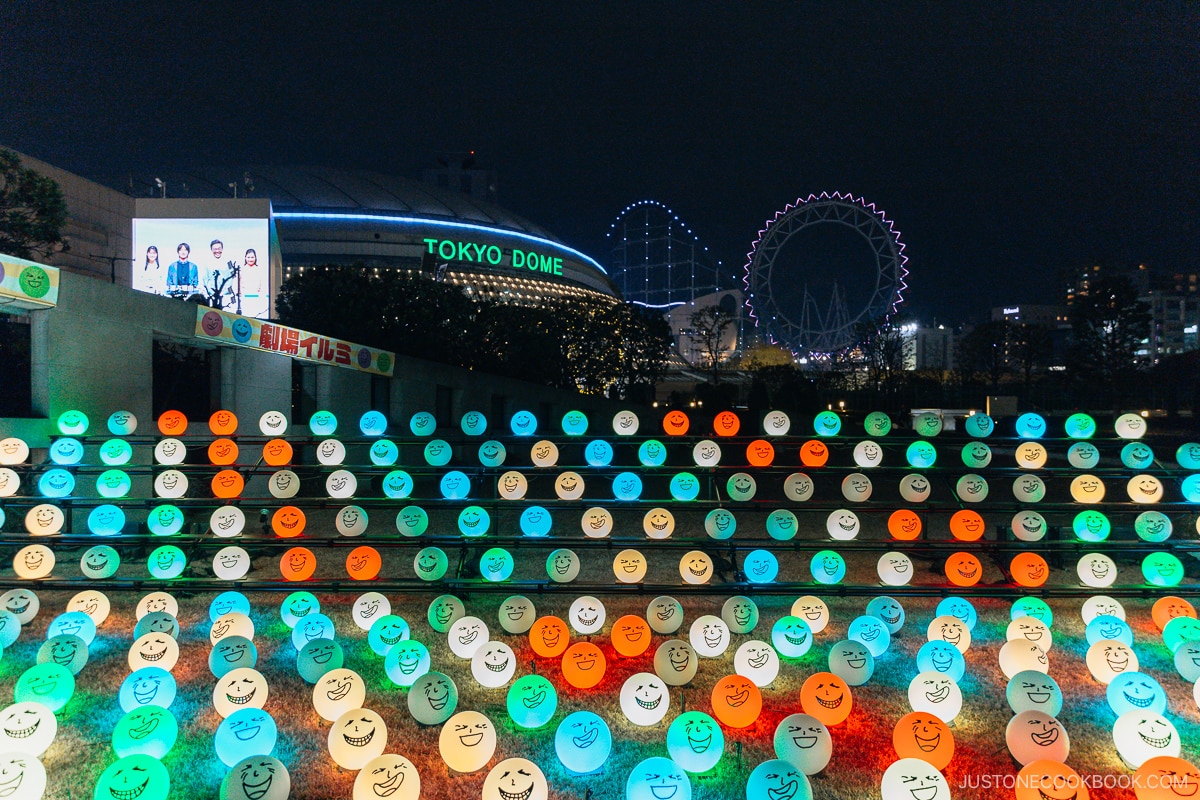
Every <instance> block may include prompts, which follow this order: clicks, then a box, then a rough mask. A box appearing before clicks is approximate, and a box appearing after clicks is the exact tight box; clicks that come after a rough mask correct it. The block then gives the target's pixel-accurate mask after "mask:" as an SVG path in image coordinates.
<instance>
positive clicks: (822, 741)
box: [774, 714, 833, 775]
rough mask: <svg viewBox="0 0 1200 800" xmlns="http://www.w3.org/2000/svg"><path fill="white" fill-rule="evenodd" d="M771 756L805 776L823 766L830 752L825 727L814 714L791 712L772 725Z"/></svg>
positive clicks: (828, 737)
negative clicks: (773, 751)
mask: <svg viewBox="0 0 1200 800" xmlns="http://www.w3.org/2000/svg"><path fill="white" fill-rule="evenodd" d="M774 745H775V757H776V758H779V759H782V760H784V761H786V762H788V763H789V764H791V765H792V766H793V767H795V768H796V769H798V770H800V771H801V772H803V773H804V774H805V775H816V774H817V773H819V772H821V770H823V769H825V767H826V766H827V765H828V764H829V759H830V757H832V755H833V738H832V737H831V736H830V735H829V728H827V727H825V723H823V722H821V720H819V719H817V718H816V717H813V716H810V715H808V714H792V715H790V716H787V717H784V718H783V719H782V720H780V722H779V725H777V726H776V727H775V739H774Z"/></svg>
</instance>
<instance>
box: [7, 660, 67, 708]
mask: <svg viewBox="0 0 1200 800" xmlns="http://www.w3.org/2000/svg"><path fill="white" fill-rule="evenodd" d="M74 694H75V676H74V675H72V674H71V670H69V669H67V668H66V667H64V666H62V665H61V664H55V663H53V662H48V663H45V664H37V665H36V666H32V667H30V668H29V669H27V670H25V671H24V672H22V673H21V677H19V678H17V684H16V686H14V687H13V700H15V701H16V702H18V703H41V704H42V705H44V706H45V707H46V708H48V709H50V710H51V711H55V712H57V711H58V710H59V709H61V708H62V707H63V706H65V705H66V704H67V701H69V700H70V699H71V696H72V695H74Z"/></svg>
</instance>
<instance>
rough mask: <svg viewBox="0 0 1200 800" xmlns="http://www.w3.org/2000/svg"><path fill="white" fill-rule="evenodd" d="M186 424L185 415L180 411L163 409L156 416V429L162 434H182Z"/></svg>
mask: <svg viewBox="0 0 1200 800" xmlns="http://www.w3.org/2000/svg"><path fill="white" fill-rule="evenodd" d="M187 425H188V421H187V417H186V416H184V413H183V412H182V411H164V412H163V413H162V414H161V415H159V418H158V430H159V432H160V433H162V435H163V436H182V435H183V434H184V431H186V430H187Z"/></svg>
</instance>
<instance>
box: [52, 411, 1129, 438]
mask: <svg viewBox="0 0 1200 800" xmlns="http://www.w3.org/2000/svg"><path fill="white" fill-rule="evenodd" d="M90 424H91V423H90V420H89V419H88V417H87V415H86V414H84V413H83V412H82V411H77V410H70V411H65V412H63V413H62V414H61V415H59V418H58V424H57V427H58V430H59V431H60V432H61V433H62V434H63V435H65V436H82V435H84V434H86V433H87V431H88V428H89V427H90ZM690 424H691V422H690V420H689V419H688V416H687V414H686V413H684V412H683V411H680V410H678V409H674V410H671V411H668V412H667V413H666V415H665V416H664V417H663V420H662V426H663V430H664V432H666V433H668V434H670V435H683V434H684V433H686V432H687V430H688V428H689V427H690ZM437 425H438V423H437V419H436V418H435V417H434V416H433V414H430V413H429V412H428V411H420V412H417V413H416V414H414V415H413V416H412V417H411V419H410V420H409V429H410V430H411V431H412V433H413V435H414V436H418V437H428V436H432V435H433V434H434V433H435V432H436V431H437ZM791 425H792V421H791V418H790V417H789V416H788V415H787V413H786V412H783V411H769V412H767V414H766V415H764V417H763V421H762V432H763V433H764V434H765V435H767V436H786V435H787V434H788V433H789V432H790V430H791ZM137 426H138V420H137V417H136V416H135V415H134V414H133V413H131V412H129V411H115V412H113V413H112V414H111V415H110V416H109V418H108V421H107V427H108V430H109V432H110V433H112V434H113V435H114V436H130V435H132V434H133V433H134V432H135V431H136V430H137ZM288 426H289V423H288V421H287V415H285V414H284V413H283V412H281V411H268V412H266V413H264V414H263V415H262V416H261V417H260V418H259V430H260V431H261V432H262V434H263V435H264V436H277V435H279V434H282V433H284V432H286V431H287V429H288ZM459 426H460V427H461V429H462V432H463V433H464V434H466V435H467V436H481V435H483V434H484V433H485V432H486V431H487V427H488V421H487V417H486V416H484V415H483V414H482V413H480V412H478V411H467V412H465V413H463V415H462V417H461V418H460V420H459ZM639 426H640V420H639V419H638V416H637V414H635V413H634V412H632V411H628V410H626V411H619V412H617V413H616V414H615V415H614V416H613V418H612V431H613V433H615V434H616V435H618V436H633V435H635V434H636V433H637V432H638V428H639ZM187 427H188V419H187V416H186V415H185V414H183V413H182V412H180V411H174V410H171V411H165V412H163V414H161V415H160V416H159V418H158V429H159V432H160V433H162V435H164V436H182V435H184V434H185V433H186V432H187ZM208 427H209V430H210V431H211V432H212V433H213V435H216V436H232V435H234V434H236V433H237V429H238V418H237V416H236V415H235V414H234V413H233V412H232V411H228V410H224V409H222V410H219V411H216V412H214V413H213V414H212V416H211V417H210V418H209V421H208ZM358 427H359V430H360V431H361V432H362V435H363V436H367V437H376V436H383V435H384V434H385V433H386V432H387V428H388V420H387V417H386V416H385V415H384V414H382V413H381V412H379V411H368V412H366V413H365V414H363V415H362V416H361V417H360V418H359V423H358ZM509 427H510V429H511V430H512V433H513V435H514V436H531V435H533V434H534V433H535V432H536V431H537V427H538V421H537V417H535V416H534V415H533V414H532V413H531V412H529V411H518V412H516V413H515V414H513V415H512V417H511V418H510V419H509ZM912 427H913V431H914V432H915V433H916V434H917V435H918V436H930V437H931V436H937V435H938V434H939V433H941V432H942V429H943V419H942V416H941V415H940V414H938V413H936V412H932V411H929V412H923V413H920V414H917V415H915V416H914V417H913V423H912ZM337 428H338V419H337V417H336V416H335V415H334V414H333V413H332V412H329V411H323V410H322V411H317V412H315V413H314V414H313V415H312V416H311V417H310V418H309V429H310V430H311V431H312V433H313V434H314V435H316V436H330V435H333V434H334V433H336V432H337ZM964 428H965V429H966V432H967V434H968V435H970V436H972V437H975V438H987V437H989V436H991V435H992V433H994V432H995V429H996V426H995V422H994V421H993V420H992V418H991V417H989V416H988V415H987V414H971V415H970V416H968V417H967V418H966V420H965V423H964ZM812 429H813V432H814V433H816V434H817V435H819V436H837V435H838V434H840V433H841V429H842V418H841V416H839V415H838V414H836V413H834V412H833V411H822V412H820V413H819V414H817V415H816V416H815V417H814V418H813V422H812ZM863 430H864V431H865V432H866V433H867V434H868V435H869V436H887V435H888V434H889V433H890V432H891V431H892V420H891V417H889V416H888V415H887V414H885V413H883V412H881V411H873V412H871V413H870V414H868V415H867V416H866V417H865V419H864V420H863ZM1015 430H1016V434H1017V436H1018V437H1020V438H1022V439H1041V438H1042V437H1043V436H1045V435H1046V434H1047V433H1048V432H1049V427H1048V425H1047V423H1046V420H1045V418H1044V417H1043V416H1042V415H1040V414H1037V413H1033V412H1029V413H1025V414H1022V415H1020V416H1019V417H1017V419H1016V421H1015ZM1098 430H1099V427H1098V426H1097V424H1096V421H1095V419H1093V418H1092V417H1091V416H1090V415H1088V414H1085V413H1076V414H1072V415H1071V416H1070V417H1068V418H1067V419H1066V421H1065V422H1064V425H1063V431H1064V433H1066V435H1067V436H1068V437H1070V438H1072V439H1090V438H1092V437H1093V436H1094V435H1095V434H1096V433H1097V432H1098ZM587 431H588V418H587V415H586V414H584V413H583V412H581V411H568V412H567V413H566V414H564V415H563V418H562V432H563V433H564V434H566V435H567V436H583V435H584V434H586V433H587ZM740 431H741V419H740V418H739V417H738V416H737V414H735V413H733V412H732V411H722V412H720V413H718V414H717V415H716V416H715V417H714V419H713V433H715V434H716V435H717V436H722V437H732V436H736V435H738V433H739V432H740ZM1113 431H1114V432H1115V433H1116V434H1117V436H1119V437H1120V438H1122V439H1140V438H1142V437H1143V436H1145V434H1146V420H1145V419H1143V418H1142V417H1141V416H1140V415H1138V414H1132V413H1128V414H1121V415H1120V416H1118V417H1117V418H1116V420H1115V421H1114V423H1113Z"/></svg>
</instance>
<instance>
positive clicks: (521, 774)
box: [483, 758, 550, 800]
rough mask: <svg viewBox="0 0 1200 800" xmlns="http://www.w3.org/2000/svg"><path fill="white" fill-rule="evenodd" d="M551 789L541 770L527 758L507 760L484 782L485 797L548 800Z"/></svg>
mask: <svg viewBox="0 0 1200 800" xmlns="http://www.w3.org/2000/svg"><path fill="white" fill-rule="evenodd" d="M549 792H550V788H549V786H548V785H547V784H546V776H545V775H544V774H543V773H542V770H541V768H540V767H539V766H538V765H537V764H534V763H533V762H532V761H530V760H528V759H525V758H506V759H504V760H503V761H501V762H500V763H499V764H497V765H496V766H494V767H492V770H491V772H489V773H488V775H487V778H485V779H484V781H483V797H486V798H497V800H507V799H508V798H514V797H515V798H520V800H546V798H547V797H548V796H549Z"/></svg>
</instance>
